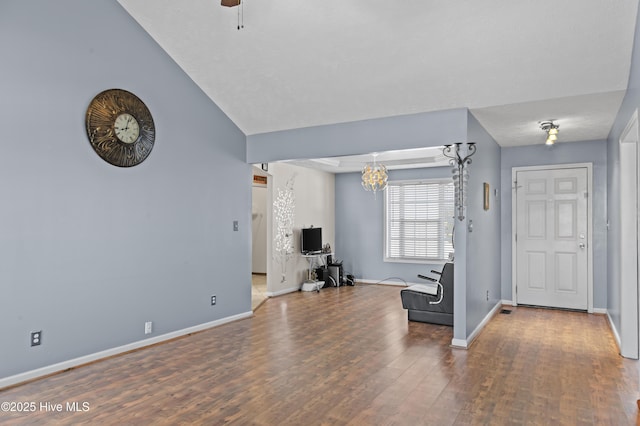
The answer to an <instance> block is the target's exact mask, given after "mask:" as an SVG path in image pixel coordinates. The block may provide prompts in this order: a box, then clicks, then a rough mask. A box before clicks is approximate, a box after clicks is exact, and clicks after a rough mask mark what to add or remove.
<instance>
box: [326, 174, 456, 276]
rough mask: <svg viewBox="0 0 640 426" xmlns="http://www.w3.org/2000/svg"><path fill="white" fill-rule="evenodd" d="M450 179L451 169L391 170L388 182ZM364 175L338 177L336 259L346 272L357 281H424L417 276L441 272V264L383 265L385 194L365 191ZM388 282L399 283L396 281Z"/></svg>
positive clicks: (393, 263) (387, 263) (389, 263)
mask: <svg viewBox="0 0 640 426" xmlns="http://www.w3.org/2000/svg"><path fill="white" fill-rule="evenodd" d="M443 177H444V178H450V177H451V169H450V168H449V167H433V168H424V169H410V170H390V171H389V180H411V179H430V178H443ZM361 182H362V174H361V173H341V174H338V175H336V249H335V252H336V256H337V258H339V259H342V260H343V262H344V263H343V265H344V268H345V271H347V272H349V273H352V274H354V275H355V276H356V278H360V279H368V280H376V281H379V280H383V279H387V278H399V279H401V280H404V281H406V282H410V283H416V282H421V281H422V280H420V279H419V278H417V277H416V275H417V274H425V273H426V274H427V275H429V271H430V270H431V269H436V270H441V269H442V264H416V263H395V262H384V261H383V260H382V259H383V256H384V253H383V251H384V194H383V193H381V192H380V193H378V194H377V196H376V197H375V198H374V195H373V193H371V192H367V191H365V190H364V189H362V185H361ZM388 282H400V281H398V280H397V279H395V280H389V281H388Z"/></svg>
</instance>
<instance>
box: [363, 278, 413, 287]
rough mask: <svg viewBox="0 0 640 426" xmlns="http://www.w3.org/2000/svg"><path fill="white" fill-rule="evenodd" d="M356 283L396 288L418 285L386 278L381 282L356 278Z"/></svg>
mask: <svg viewBox="0 0 640 426" xmlns="http://www.w3.org/2000/svg"><path fill="white" fill-rule="evenodd" d="M356 281H357V282H359V283H362V284H380V285H394V286H397V287H408V286H411V285H414V284H418V283H410V282H407V281H403V280H401V279H399V278H386V279H382V280H370V279H363V278H358V279H357V280H356ZM422 284H424V283H422Z"/></svg>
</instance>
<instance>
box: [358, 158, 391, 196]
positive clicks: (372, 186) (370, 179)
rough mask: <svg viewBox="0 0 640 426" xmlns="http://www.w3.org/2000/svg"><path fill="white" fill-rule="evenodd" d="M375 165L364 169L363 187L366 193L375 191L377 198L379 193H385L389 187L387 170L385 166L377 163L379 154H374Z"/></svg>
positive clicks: (374, 194)
mask: <svg viewBox="0 0 640 426" xmlns="http://www.w3.org/2000/svg"><path fill="white" fill-rule="evenodd" d="M372 155H373V163H370V164H367V165H365V166H364V168H363V169H362V187H363V188H364V189H365V190H366V191H373V197H374V198H375V197H376V192H377V191H384V189H385V188H386V187H387V179H388V175H387V168H386V167H385V166H384V165H383V164H378V163H376V157H377V156H378V153H377V152H374V153H373V154H372Z"/></svg>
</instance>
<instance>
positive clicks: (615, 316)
mask: <svg viewBox="0 0 640 426" xmlns="http://www.w3.org/2000/svg"><path fill="white" fill-rule="evenodd" d="M638 14H639V15H638V16H637V17H636V32H635V38H634V44H633V56H632V59H631V72H630V75H629V85H628V87H627V93H626V94H625V97H624V100H623V102H622V106H621V107H620V111H618V115H617V116H616V120H615V122H614V124H613V127H612V129H611V132H609V137H608V138H607V178H608V179H607V194H608V199H607V209H608V217H609V223H610V225H609V235H608V251H607V263H608V265H609V268H608V270H607V281H608V283H609V286H608V291H607V311H608V312H609V316H610V317H611V320H612V321H613V323H614V325H615V327H616V329H617V330H618V331H619V330H621V324H620V285H621V283H620V269H619V268H620V267H619V262H618V259H619V258H620V235H621V232H622V230H621V229H620V223H619V220H618V218H619V217H620V146H619V144H618V140H619V139H620V136H621V134H622V132H623V131H624V128H625V127H626V125H627V123H628V122H629V119H630V118H631V115H632V114H633V112H634V111H635V110H636V109H637V108H639V107H640V28H639V27H638V23H639V22H640V9H639V11H638Z"/></svg>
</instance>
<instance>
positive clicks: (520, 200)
mask: <svg viewBox="0 0 640 426" xmlns="http://www.w3.org/2000/svg"><path fill="white" fill-rule="evenodd" d="M516 189H517V190H516V195H515V196H516V212H515V214H516V265H515V266H516V268H517V271H516V295H515V301H516V303H517V304H525V305H537V306H549V307H556V308H570V309H584V310H586V309H587V308H588V281H587V280H588V278H587V275H588V271H587V268H588V262H587V258H588V256H587V241H588V238H587V231H588V227H587V213H588V209H587V196H588V194H587V169H586V168H581V167H579V168H564V169H548V170H530V171H518V172H517V173H516Z"/></svg>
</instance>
